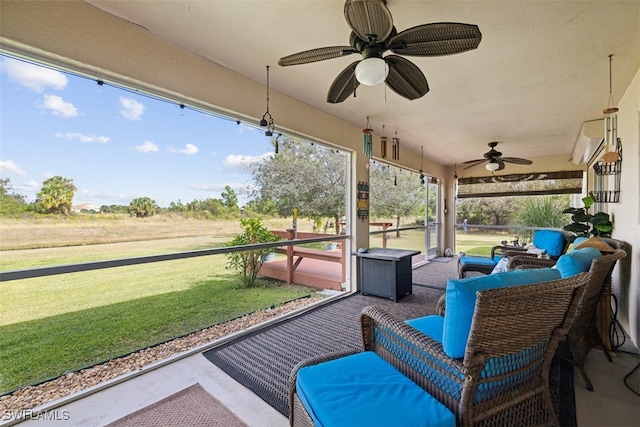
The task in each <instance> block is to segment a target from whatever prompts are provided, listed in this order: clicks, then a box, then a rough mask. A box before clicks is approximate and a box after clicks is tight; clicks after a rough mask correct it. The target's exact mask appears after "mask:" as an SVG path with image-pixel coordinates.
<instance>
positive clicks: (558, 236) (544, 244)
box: [533, 230, 566, 258]
mask: <svg viewBox="0 0 640 427" xmlns="http://www.w3.org/2000/svg"><path fill="white" fill-rule="evenodd" d="M533 244H534V245H535V246H536V247H537V248H540V249H544V250H546V251H547V253H548V254H549V255H550V256H552V257H554V258H557V257H559V256H560V255H562V254H563V253H564V248H565V246H566V243H565V240H564V234H562V232H560V231H555V230H537V231H536V232H535V233H533Z"/></svg>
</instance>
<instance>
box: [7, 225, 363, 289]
mask: <svg viewBox="0 0 640 427" xmlns="http://www.w3.org/2000/svg"><path fill="white" fill-rule="evenodd" d="M349 237H351V236H348V235H345V234H336V235H335V236H332V237H327V236H323V237H312V238H308V239H294V240H280V241H278V242H273V243H256V244H253V245H243V246H224V247H220V248H211V249H199V250H195V251H187V252H174V253H168V254H161V255H148V256H141V257H134V258H120V259H112V260H105V261H94V262H85V263H78V264H65V265H57V266H51V267H40V268H30V269H24V270H12V271H3V272H0V282H7V281H9V280H19V279H30V278H33V277H43V276H54V275H57V274H67V273H78V272H81V271H91V270H101V269H104V268H114V267H126V266H129V265H138V264H147V263H151V262H162V261H172V260H177V259H185V258H195V257H201V256H210V255H219V254H228V253H231V252H246V251H250V250H254V249H268V248H276V247H279V246H293V245H299V244H302V243H316V242H325V241H335V240H346V239H348V238H349Z"/></svg>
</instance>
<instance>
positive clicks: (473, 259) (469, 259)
mask: <svg viewBox="0 0 640 427" xmlns="http://www.w3.org/2000/svg"><path fill="white" fill-rule="evenodd" d="M500 258H502V257H500V256H498V255H496V256H494V257H493V259H492V258H490V257H485V256H471V255H465V256H463V257H460V265H463V266H467V265H482V266H487V267H494V266H495V265H496V264H497V263H498V261H500Z"/></svg>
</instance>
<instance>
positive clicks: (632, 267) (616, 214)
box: [609, 69, 640, 347]
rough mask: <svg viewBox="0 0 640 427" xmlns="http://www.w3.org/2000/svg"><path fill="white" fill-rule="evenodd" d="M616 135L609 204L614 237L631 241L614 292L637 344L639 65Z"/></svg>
mask: <svg viewBox="0 0 640 427" xmlns="http://www.w3.org/2000/svg"><path fill="white" fill-rule="evenodd" d="M618 108H619V109H620V111H619V112H618V136H619V137H620V139H621V141H622V154H623V159H622V182H621V185H620V203H613V204H611V205H610V208H609V213H610V214H611V216H612V217H613V220H614V230H613V237H614V238H616V239H619V240H623V241H625V242H627V243H629V244H630V245H631V253H630V254H628V255H627V259H625V260H623V261H622V262H621V263H620V264H619V265H618V266H617V268H616V270H615V273H614V278H613V292H614V294H615V295H616V297H617V299H618V318H619V320H620V322H621V324H622V326H623V327H624V328H625V330H626V331H627V332H628V333H629V335H630V336H631V339H632V340H633V342H634V343H635V345H636V347H638V345H639V344H640V316H639V315H638V311H639V308H640V69H638V70H637V72H636V75H635V77H634V79H633V81H632V83H631V85H630V86H629V87H628V88H627V90H626V91H625V94H624V96H623V97H622V98H621V99H620V102H619V103H618Z"/></svg>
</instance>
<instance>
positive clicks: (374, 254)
mask: <svg viewBox="0 0 640 427" xmlns="http://www.w3.org/2000/svg"><path fill="white" fill-rule="evenodd" d="M419 253H420V251H414V250H406V249H386V248H373V249H369V250H368V251H367V252H355V253H354V255H355V256H356V257H357V258H358V263H357V268H358V271H357V273H358V288H359V289H360V291H361V292H362V294H363V295H375V296H379V297H383V298H389V299H392V300H393V301H394V302H397V301H398V300H399V299H400V298H402V297H404V296H406V295H409V294H411V292H412V284H413V272H412V270H411V257H413V256H414V255H418V254H419Z"/></svg>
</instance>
